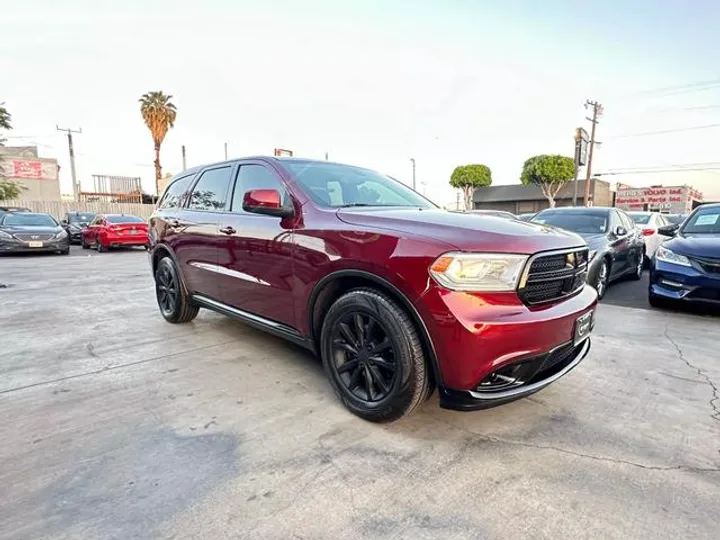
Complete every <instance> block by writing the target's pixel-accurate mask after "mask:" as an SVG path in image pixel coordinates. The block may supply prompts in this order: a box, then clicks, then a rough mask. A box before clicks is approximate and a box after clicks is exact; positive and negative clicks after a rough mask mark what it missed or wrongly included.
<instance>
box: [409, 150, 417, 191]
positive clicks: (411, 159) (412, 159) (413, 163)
mask: <svg viewBox="0 0 720 540" xmlns="http://www.w3.org/2000/svg"><path fill="white" fill-rule="evenodd" d="M410 161H411V162H412V166H413V191H416V189H415V158H412V157H411V158H410Z"/></svg>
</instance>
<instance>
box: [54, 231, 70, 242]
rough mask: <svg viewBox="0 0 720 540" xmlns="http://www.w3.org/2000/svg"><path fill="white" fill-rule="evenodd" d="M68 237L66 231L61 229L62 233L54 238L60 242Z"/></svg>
mask: <svg viewBox="0 0 720 540" xmlns="http://www.w3.org/2000/svg"><path fill="white" fill-rule="evenodd" d="M66 236H67V232H65V229H60V232H59V233H57V234H56V235H55V236H54V238H57V239H58V240H61V239H62V238H65V237H66Z"/></svg>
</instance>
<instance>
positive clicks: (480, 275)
mask: <svg viewBox="0 0 720 540" xmlns="http://www.w3.org/2000/svg"><path fill="white" fill-rule="evenodd" d="M527 259H528V257H527V255H505V254H502V253H461V252H453V253H445V254H444V255H441V256H440V257H438V258H437V259H436V260H435V262H434V263H433V264H432V265H431V266H430V275H432V277H433V278H435V280H436V281H437V282H438V283H439V284H440V285H442V286H443V287H445V288H446V289H450V290H452V291H474V292H509V291H514V290H515V289H516V288H517V284H518V280H519V278H520V273H521V272H522V269H523V267H524V266H525V263H526V262H527Z"/></svg>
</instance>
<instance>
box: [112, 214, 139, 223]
mask: <svg viewBox="0 0 720 540" xmlns="http://www.w3.org/2000/svg"><path fill="white" fill-rule="evenodd" d="M105 221H107V222H108V223H145V220H144V219H140V218H139V217H136V216H106V217H105Z"/></svg>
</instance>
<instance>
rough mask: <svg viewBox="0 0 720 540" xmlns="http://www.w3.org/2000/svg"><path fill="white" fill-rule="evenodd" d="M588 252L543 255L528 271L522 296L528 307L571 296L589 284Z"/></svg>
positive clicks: (520, 288)
mask: <svg viewBox="0 0 720 540" xmlns="http://www.w3.org/2000/svg"><path fill="white" fill-rule="evenodd" d="M587 267H588V250H587V249H586V248H584V249H571V250H563V251H559V252H558V251H554V252H549V253H545V254H543V253H539V254H537V255H534V256H533V257H531V258H530V261H529V263H528V264H527V265H526V267H525V271H524V272H523V275H522V278H521V280H520V286H519V287H518V296H520V299H521V300H522V301H523V302H525V303H526V304H542V303H545V302H552V301H554V300H559V299H561V298H564V297H566V296H570V295H571V294H573V293H575V292H576V291H578V290H580V289H581V288H582V286H583V285H584V284H585V278H586V276H587Z"/></svg>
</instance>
